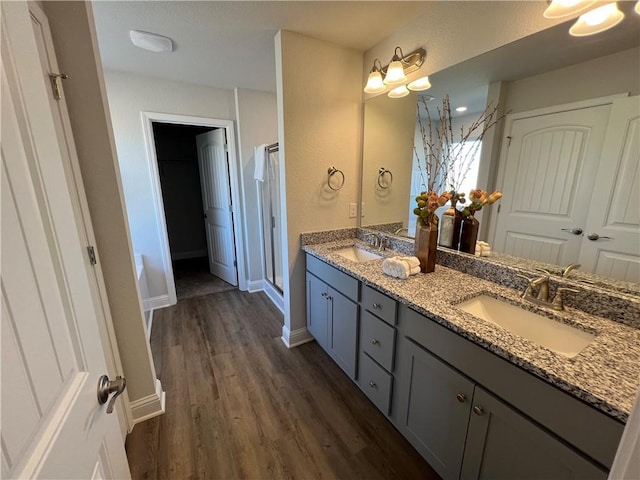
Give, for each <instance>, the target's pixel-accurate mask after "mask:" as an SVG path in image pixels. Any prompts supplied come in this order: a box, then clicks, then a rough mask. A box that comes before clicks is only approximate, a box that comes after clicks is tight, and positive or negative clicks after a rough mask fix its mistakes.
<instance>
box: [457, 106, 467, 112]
mask: <svg viewBox="0 0 640 480" xmlns="http://www.w3.org/2000/svg"><path fill="white" fill-rule="evenodd" d="M466 111H467V107H458V108H456V112H461V113H462V112H466Z"/></svg>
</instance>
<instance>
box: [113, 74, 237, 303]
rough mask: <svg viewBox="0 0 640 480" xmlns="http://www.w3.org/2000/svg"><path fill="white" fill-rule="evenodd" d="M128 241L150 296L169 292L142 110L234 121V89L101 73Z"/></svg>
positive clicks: (158, 295) (159, 295) (160, 295)
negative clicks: (142, 263) (142, 265)
mask: <svg viewBox="0 0 640 480" xmlns="http://www.w3.org/2000/svg"><path fill="white" fill-rule="evenodd" d="M105 80H106V86H107V96H108V98H109V108H110V109H111V117H112V120H113V131H114V134H115V140H116V148H117V150H118V160H119V163H120V171H121V172H122V184H123V188H124V195H125V199H126V203H127V213H128V217H129V226H130V229H131V241H132V243H133V249H134V251H135V253H139V254H142V255H144V259H145V268H146V272H147V281H148V284H149V296H150V297H152V298H153V297H162V296H164V295H168V292H167V284H166V280H165V278H166V277H165V276H166V272H165V271H164V267H163V259H162V255H161V251H162V250H161V243H160V242H161V235H160V230H159V228H160V226H159V225H158V222H157V220H156V216H155V210H154V203H153V202H154V200H153V195H152V190H151V188H152V187H151V185H152V182H153V179H152V178H151V175H150V171H149V167H148V160H147V158H148V157H147V151H146V146H145V137H144V133H143V130H142V120H141V116H140V115H141V112H143V111H150V112H162V113H171V114H178V115H191V116H200V117H208V118H214V119H220V120H235V102H234V96H233V91H232V90H220V89H214V88H208V87H201V86H197V85H190V84H185V83H175V82H168V81H163V80H159V79H155V78H150V77H140V76H135V75H129V74H124V73H115V72H105Z"/></svg>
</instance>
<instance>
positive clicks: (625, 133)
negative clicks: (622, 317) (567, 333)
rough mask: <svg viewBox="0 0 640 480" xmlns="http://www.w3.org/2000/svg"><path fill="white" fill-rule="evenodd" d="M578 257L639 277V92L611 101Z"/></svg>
mask: <svg viewBox="0 0 640 480" xmlns="http://www.w3.org/2000/svg"><path fill="white" fill-rule="evenodd" d="M597 178H598V180H597V182H596V183H595V185H594V188H593V192H592V195H593V199H594V201H592V202H591V210H590V211H589V217H588V219H587V222H586V226H585V232H584V233H585V235H584V237H583V240H582V249H581V251H580V258H579V262H580V263H581V264H582V267H583V269H584V270H586V271H589V272H594V273H597V274H599V275H605V276H607V277H612V278H616V279H618V280H626V281H629V282H636V283H638V282H640V193H638V192H640V97H638V96H636V97H630V98H620V99H617V100H614V102H613V106H612V109H611V118H610V120H609V126H608V127H607V135H606V138H605V140H604V146H603V149H602V159H601V162H600V168H599V169H598V175H597Z"/></svg>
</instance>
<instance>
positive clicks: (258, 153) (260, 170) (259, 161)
mask: <svg viewBox="0 0 640 480" xmlns="http://www.w3.org/2000/svg"><path fill="white" fill-rule="evenodd" d="M267 146H268V145H267V144H266V143H263V144H262V145H260V146H258V147H255V148H254V149H253V158H254V160H255V162H256V168H255V171H254V174H253V178H255V179H256V180H258V181H259V182H264V171H265V163H267Z"/></svg>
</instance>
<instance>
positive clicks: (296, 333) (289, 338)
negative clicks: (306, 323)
mask: <svg viewBox="0 0 640 480" xmlns="http://www.w3.org/2000/svg"><path fill="white" fill-rule="evenodd" d="M281 338H282V341H283V342H284V344H285V345H286V346H287V348H294V347H298V346H300V345H302V344H303V343H308V342H311V341H312V340H314V338H313V337H312V336H311V334H310V333H309V331H308V330H307V328H306V327H303V328H298V329H296V330H293V331H290V330H289V328H288V327H287V326H286V325H283V326H282V337H281Z"/></svg>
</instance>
